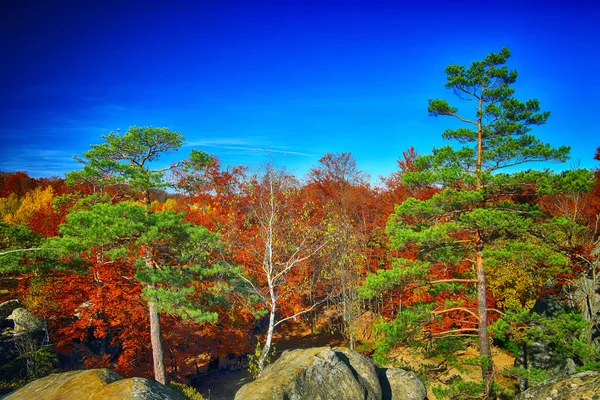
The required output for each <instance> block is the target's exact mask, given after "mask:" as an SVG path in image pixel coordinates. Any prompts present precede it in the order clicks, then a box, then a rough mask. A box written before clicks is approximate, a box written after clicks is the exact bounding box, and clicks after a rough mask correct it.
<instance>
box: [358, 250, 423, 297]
mask: <svg viewBox="0 0 600 400" xmlns="http://www.w3.org/2000/svg"><path fill="white" fill-rule="evenodd" d="M429 267H430V265H429V263H427V262H418V261H410V260H407V259H404V258H396V259H394V260H393V261H392V268H391V269H380V270H378V271H377V273H375V274H369V275H367V278H366V279H365V281H364V283H363V286H361V287H360V288H359V289H358V293H359V295H360V296H361V297H363V298H367V299H371V298H373V297H375V296H376V295H379V294H382V293H383V292H385V291H387V290H390V289H392V288H394V287H402V286H404V285H406V284H407V283H409V282H411V281H414V280H415V279H418V278H423V277H425V276H426V274H427V272H428V270H429Z"/></svg>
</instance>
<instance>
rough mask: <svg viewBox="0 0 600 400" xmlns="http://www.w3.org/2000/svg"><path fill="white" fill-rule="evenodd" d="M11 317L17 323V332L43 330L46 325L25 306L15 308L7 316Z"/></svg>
mask: <svg viewBox="0 0 600 400" xmlns="http://www.w3.org/2000/svg"><path fill="white" fill-rule="evenodd" d="M6 319H11V320H12V321H13V322H14V324H15V333H20V332H36V331H42V330H44V328H45V325H44V323H43V322H42V321H40V320H39V319H38V318H36V317H35V316H34V315H33V314H32V313H30V312H29V311H27V310H26V309H24V308H21V307H20V308H15V309H14V310H13V311H12V313H11V314H10V315H9V316H8V317H7V318H6Z"/></svg>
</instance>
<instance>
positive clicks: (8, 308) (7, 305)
mask: <svg viewBox="0 0 600 400" xmlns="http://www.w3.org/2000/svg"><path fill="white" fill-rule="evenodd" d="M20 306H21V303H19V300H17V299H13V300H8V301H5V302H4V303H2V304H0V327H3V326H4V323H5V321H4V320H5V319H6V318H8V316H9V315H10V314H12V312H13V311H14V310H15V309H17V308H19V307H20Z"/></svg>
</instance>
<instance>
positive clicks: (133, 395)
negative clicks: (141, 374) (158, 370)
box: [90, 378, 184, 400]
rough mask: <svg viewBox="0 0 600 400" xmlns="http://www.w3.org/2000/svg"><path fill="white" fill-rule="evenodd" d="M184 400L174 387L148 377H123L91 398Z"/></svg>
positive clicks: (92, 399) (101, 399)
mask: <svg viewBox="0 0 600 400" xmlns="http://www.w3.org/2000/svg"><path fill="white" fill-rule="evenodd" d="M135 399H144V400H183V399H184V397H183V396H181V395H180V394H179V393H177V392H175V391H174V390H173V389H171V388H169V387H167V386H165V385H162V384H160V383H158V382H154V381H151V380H149V379H146V378H129V379H122V380H119V381H116V382H113V383H111V384H110V385H106V386H104V387H103V388H102V390H100V391H99V392H98V393H96V394H95V395H94V396H92V397H90V400H135Z"/></svg>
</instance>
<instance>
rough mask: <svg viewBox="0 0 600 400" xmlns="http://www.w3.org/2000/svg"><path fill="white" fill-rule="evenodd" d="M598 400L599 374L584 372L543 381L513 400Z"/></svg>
mask: <svg viewBox="0 0 600 400" xmlns="http://www.w3.org/2000/svg"><path fill="white" fill-rule="evenodd" d="M540 399H542V400H600V372H596V371H586V372H580V373H578V374H574V375H570V376H567V377H564V378H558V379H553V380H550V381H545V382H542V383H540V384H539V385H536V386H532V387H530V388H529V389H527V390H526V391H524V392H521V393H519V394H518V395H517V396H516V397H515V400H540Z"/></svg>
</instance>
